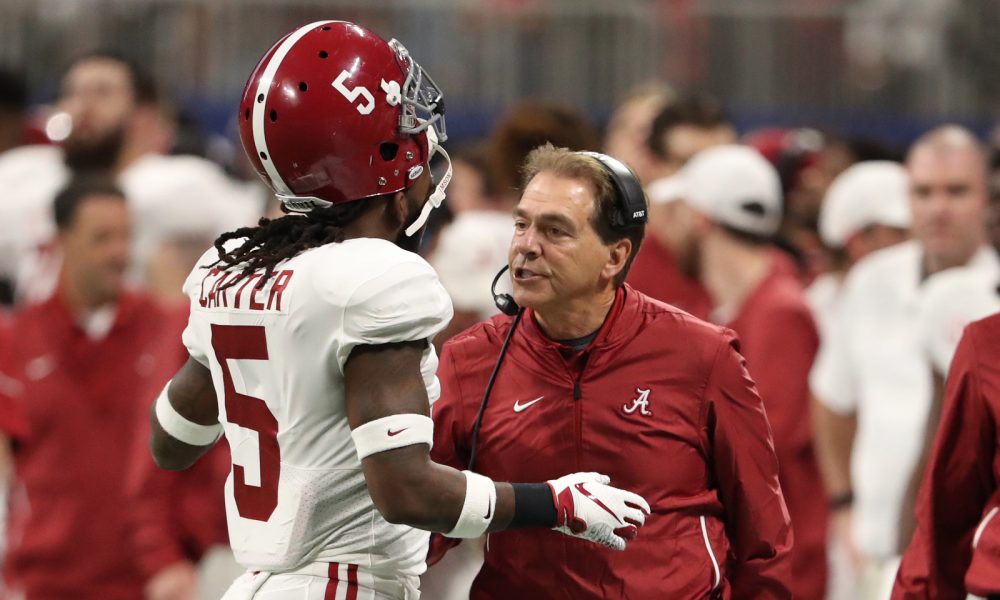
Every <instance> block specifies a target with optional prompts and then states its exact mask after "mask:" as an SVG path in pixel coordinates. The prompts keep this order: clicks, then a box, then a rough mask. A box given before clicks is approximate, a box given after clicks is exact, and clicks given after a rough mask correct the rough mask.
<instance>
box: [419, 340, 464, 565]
mask: <svg viewBox="0 0 1000 600" xmlns="http://www.w3.org/2000/svg"><path fill="white" fill-rule="evenodd" d="M455 354H456V349H455V346H454V345H453V344H445V346H444V349H443V350H442V351H441V363H440V364H439V365H438V373H437V377H438V381H439V382H440V383H441V397H440V398H439V399H438V401H437V402H435V403H434V406H433V407H432V408H431V416H432V417H433V418H434V448H433V449H432V450H431V460H433V461H434V462H436V463H438V464H442V465H447V466H449V467H453V468H455V469H459V470H463V469H465V468H466V466H467V465H468V459H469V455H468V442H467V435H466V431H469V429H466V421H465V414H464V413H465V411H464V407H463V406H462V402H463V397H462V392H461V388H460V387H459V383H458V377H457V376H456V373H455V368H456V367H455ZM470 428H471V425H470ZM460 541H461V540H456V539H451V538H446V537H444V536H442V535H437V534H434V535H432V536H431V546H430V550H429V552H428V554H427V565H428V566H431V565H433V564H435V563H437V562H438V561H439V560H441V558H442V557H444V555H445V553H446V552H448V550H450V549H451V548H454V547H455V546H457V545H458V543H459V542H460Z"/></svg>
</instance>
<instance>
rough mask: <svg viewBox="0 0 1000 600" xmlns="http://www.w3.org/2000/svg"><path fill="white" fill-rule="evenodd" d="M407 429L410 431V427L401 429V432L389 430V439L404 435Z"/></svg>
mask: <svg viewBox="0 0 1000 600" xmlns="http://www.w3.org/2000/svg"><path fill="white" fill-rule="evenodd" d="M407 429H409V427H404V428H402V429H400V430H399V431H393V430H391V429H390V430H389V437H392V436H394V435H399V434H401V433H403V432H404V431H406V430H407Z"/></svg>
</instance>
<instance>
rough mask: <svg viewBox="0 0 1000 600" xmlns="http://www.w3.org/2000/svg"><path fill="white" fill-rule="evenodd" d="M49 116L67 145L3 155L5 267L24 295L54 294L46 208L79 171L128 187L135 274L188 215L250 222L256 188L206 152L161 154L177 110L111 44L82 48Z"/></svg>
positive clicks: (200, 228) (220, 227)
mask: <svg viewBox="0 0 1000 600" xmlns="http://www.w3.org/2000/svg"><path fill="white" fill-rule="evenodd" d="M56 105H57V106H56V107H57V112H56V113H55V114H54V115H53V116H52V117H51V119H50V121H49V132H50V134H51V135H53V136H54V138H56V139H57V141H61V142H62V147H61V148H59V147H57V146H24V147H21V148H17V149H14V150H11V151H9V152H7V153H4V154H3V155H0V189H3V190H4V191H3V194H4V202H2V203H0V248H2V249H3V252H2V255H3V256H4V259H3V264H0V275H2V276H3V277H4V278H6V279H8V280H9V281H13V282H15V286H16V288H17V289H16V294H17V298H18V299H19V300H21V301H40V300H45V299H47V298H48V297H49V295H51V293H52V290H53V288H54V285H55V279H56V277H57V274H58V271H59V269H58V265H59V261H60V256H59V254H58V252H57V251H56V248H55V247H54V246H53V245H52V240H53V239H54V235H55V231H54V229H53V227H52V225H51V221H50V219H49V218H48V214H49V210H50V207H51V203H52V198H53V197H54V196H55V193H56V191H57V190H59V189H60V188H61V187H62V186H63V185H64V184H65V183H66V181H67V180H68V179H69V178H70V177H71V175H72V174H73V173H81V172H85V171H100V172H107V173H109V174H111V175H112V176H114V177H115V178H116V180H117V183H118V184H119V185H120V186H121V187H122V189H123V190H124V192H125V193H126V195H127V197H128V201H129V208H130V210H131V212H132V215H133V217H134V224H135V233H134V236H133V246H134V247H133V252H132V255H133V256H132V265H131V271H130V277H129V278H130V279H132V280H134V281H141V280H143V279H144V278H145V270H146V265H147V263H148V261H149V260H150V259H151V257H152V256H153V254H154V253H155V252H156V251H157V248H158V247H159V245H160V243H161V242H162V241H163V239H164V237H166V236H167V235H169V234H174V233H176V231H175V230H176V227H174V225H175V224H177V223H183V224H184V226H185V227H186V230H187V231H188V232H189V233H192V234H195V235H200V236H205V235H206V234H207V236H208V237H209V239H210V238H211V237H212V236H215V235H218V233H220V232H221V231H224V230H226V229H229V228H232V227H234V226H239V225H244V224H248V223H250V222H252V220H253V218H254V217H255V216H256V215H257V214H258V212H259V210H260V202H259V198H258V197H257V194H256V193H253V192H250V191H248V190H245V189H242V188H241V187H239V186H237V185H236V184H235V183H233V182H232V181H230V180H229V179H228V178H227V177H226V176H225V175H224V173H223V172H222V171H221V169H219V168H218V167H217V166H215V165H214V164H212V163H210V162H209V161H206V160H203V159H200V158H196V157H191V156H184V157H180V156H165V154H166V153H167V152H168V151H169V150H170V147H171V145H172V143H173V128H174V125H173V119H172V116H171V114H170V111H169V110H168V109H167V106H166V103H165V102H164V100H163V98H162V97H161V95H160V94H159V91H158V89H157V86H156V85H155V83H154V82H153V80H152V79H151V78H150V77H149V76H148V75H147V74H146V73H145V72H144V71H143V70H142V69H141V68H140V67H139V66H138V65H136V64H135V63H133V62H132V61H130V60H128V59H126V58H124V57H122V56H119V55H117V54H114V53H110V52H95V53H92V54H87V55H84V56H81V57H79V58H77V59H76V60H75V61H74V62H73V63H72V64H71V65H70V66H69V68H68V69H67V70H66V72H65V75H64V76H63V79H62V87H61V90H60V94H59V98H58V101H57V103H56Z"/></svg>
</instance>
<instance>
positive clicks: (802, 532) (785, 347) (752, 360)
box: [659, 145, 826, 600]
mask: <svg viewBox="0 0 1000 600" xmlns="http://www.w3.org/2000/svg"><path fill="white" fill-rule="evenodd" d="M672 183H673V186H672V187H673V193H672V194H671V195H670V196H661V197H660V198H659V200H660V201H661V202H663V201H676V202H675V203H676V204H677V205H678V206H677V207H676V211H675V214H676V215H678V216H679V217H681V218H683V219H684V221H685V222H686V223H690V227H689V228H688V230H687V235H688V236H689V237H688V241H687V242H685V245H686V246H688V247H690V248H691V250H692V252H691V256H692V261H693V262H694V272H695V273H697V276H698V278H699V280H700V281H701V282H702V284H703V285H704V286H705V288H706V289H707V290H708V292H709V295H710V296H711V299H712V303H713V307H714V308H713V310H712V320H713V321H715V322H716V323H719V324H722V325H725V326H726V327H729V328H731V329H733V330H734V331H736V333H737V334H738V335H739V337H740V349H741V352H742V354H743V355H744V356H746V358H747V363H748V368H749V370H750V373H751V374H752V375H753V378H754V380H755V381H756V382H757V388H758V390H759V391H760V395H761V398H762V399H763V401H764V407H765V409H766V410H767V416H768V421H769V422H770V424H771V429H772V431H773V433H774V446H775V452H776V454H777V456H778V465H779V477H780V481H781V489H782V492H783V493H784V496H785V501H786V503H787V504H788V513H789V516H790V517H791V521H792V528H793V530H794V536H795V544H794V547H793V549H792V568H791V572H792V580H791V586H790V587H791V589H792V593H793V596H794V597H795V598H803V599H806V600H810V599H815V600H821V599H822V598H823V597H824V595H825V593H826V506H824V505H823V503H822V502H817V501H816V499H817V498H819V497H822V495H823V483H822V480H821V478H820V473H819V467H818V465H817V463H816V456H815V454H814V451H813V445H812V440H813V434H812V429H811V427H810V424H809V385H808V379H809V370H810V368H811V367H812V362H813V358H814V356H815V354H816V350H817V348H818V346H819V336H818V333H817V331H816V326H815V324H814V322H813V318H812V315H811V314H810V311H809V307H808V306H807V305H806V301H805V296H804V292H803V289H802V286H801V284H800V283H799V282H798V281H797V280H796V278H795V277H794V275H793V274H792V273H790V272H789V271H788V270H787V269H786V268H785V267H784V266H783V265H781V264H779V263H778V259H777V258H776V256H775V253H774V252H773V250H772V248H771V239H772V238H773V236H774V235H775V234H776V233H777V231H778V227H779V226H780V224H781V184H780V181H779V178H778V174H777V171H776V170H775V169H774V168H773V167H772V166H771V165H770V164H769V163H768V162H767V161H766V160H765V159H764V157H763V156H761V155H760V154H759V153H758V152H756V151H755V150H753V149H751V148H747V147H745V146H736V145H725V146H719V147H715V148H711V149H708V150H705V151H704V152H702V153H699V154H697V155H696V156H695V157H694V158H693V159H691V161H690V162H689V163H688V164H687V165H686V166H685V167H684V168H683V169H681V171H680V173H679V174H678V175H677V176H676V177H675V178H674V179H673V180H672Z"/></svg>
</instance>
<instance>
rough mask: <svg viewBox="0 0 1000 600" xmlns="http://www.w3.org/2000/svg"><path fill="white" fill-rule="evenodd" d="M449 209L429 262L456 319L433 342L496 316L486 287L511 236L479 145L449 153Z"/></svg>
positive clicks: (510, 224) (508, 218) (501, 262)
mask: <svg viewBox="0 0 1000 600" xmlns="http://www.w3.org/2000/svg"><path fill="white" fill-rule="evenodd" d="M452 167H453V169H454V174H453V179H452V182H451V185H449V186H448V207H449V208H450V209H451V211H452V212H453V213H454V215H455V218H454V220H452V222H451V223H449V224H448V225H446V226H445V228H444V229H443V231H442V232H441V235H440V236H439V240H438V243H437V246H436V247H435V249H434V253H433V254H432V255H431V257H430V263H431V265H433V266H434V269H435V270H436V271H437V273H438V276H439V277H440V278H441V284H442V285H444V287H445V289H446V290H447V291H448V294H449V295H450V296H451V301H452V304H453V305H454V307H455V316H454V317H453V318H452V320H451V322H450V323H449V324H448V327H446V328H445V329H444V330H443V331H442V332H441V333H439V334H438V335H437V336H435V338H434V341H435V343H436V344H438V347H440V346H441V345H442V344H444V342H445V341H447V340H448V338H450V337H451V336H453V335H455V334H456V333H459V332H460V331H463V330H464V329H466V328H467V327H469V326H471V325H473V324H475V323H477V322H479V321H481V320H483V319H487V318H489V317H491V316H493V315H495V314H496V313H497V307H496V304H495V303H494V302H493V294H491V293H490V284H491V283H492V281H493V277H494V275H496V272H497V271H498V270H499V269H500V267H502V266H503V265H504V264H506V261H507V247H508V246H510V239H511V236H512V235H513V234H514V220H513V218H512V217H511V207H510V206H509V205H508V204H507V203H505V202H501V201H498V200H497V199H496V195H495V194H496V191H495V189H494V188H493V185H492V183H491V181H492V180H491V177H490V173H489V167H488V165H487V162H486V153H485V151H484V149H483V148H481V147H471V148H469V149H467V150H462V149H459V150H458V151H456V152H455V153H453V158H452Z"/></svg>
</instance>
